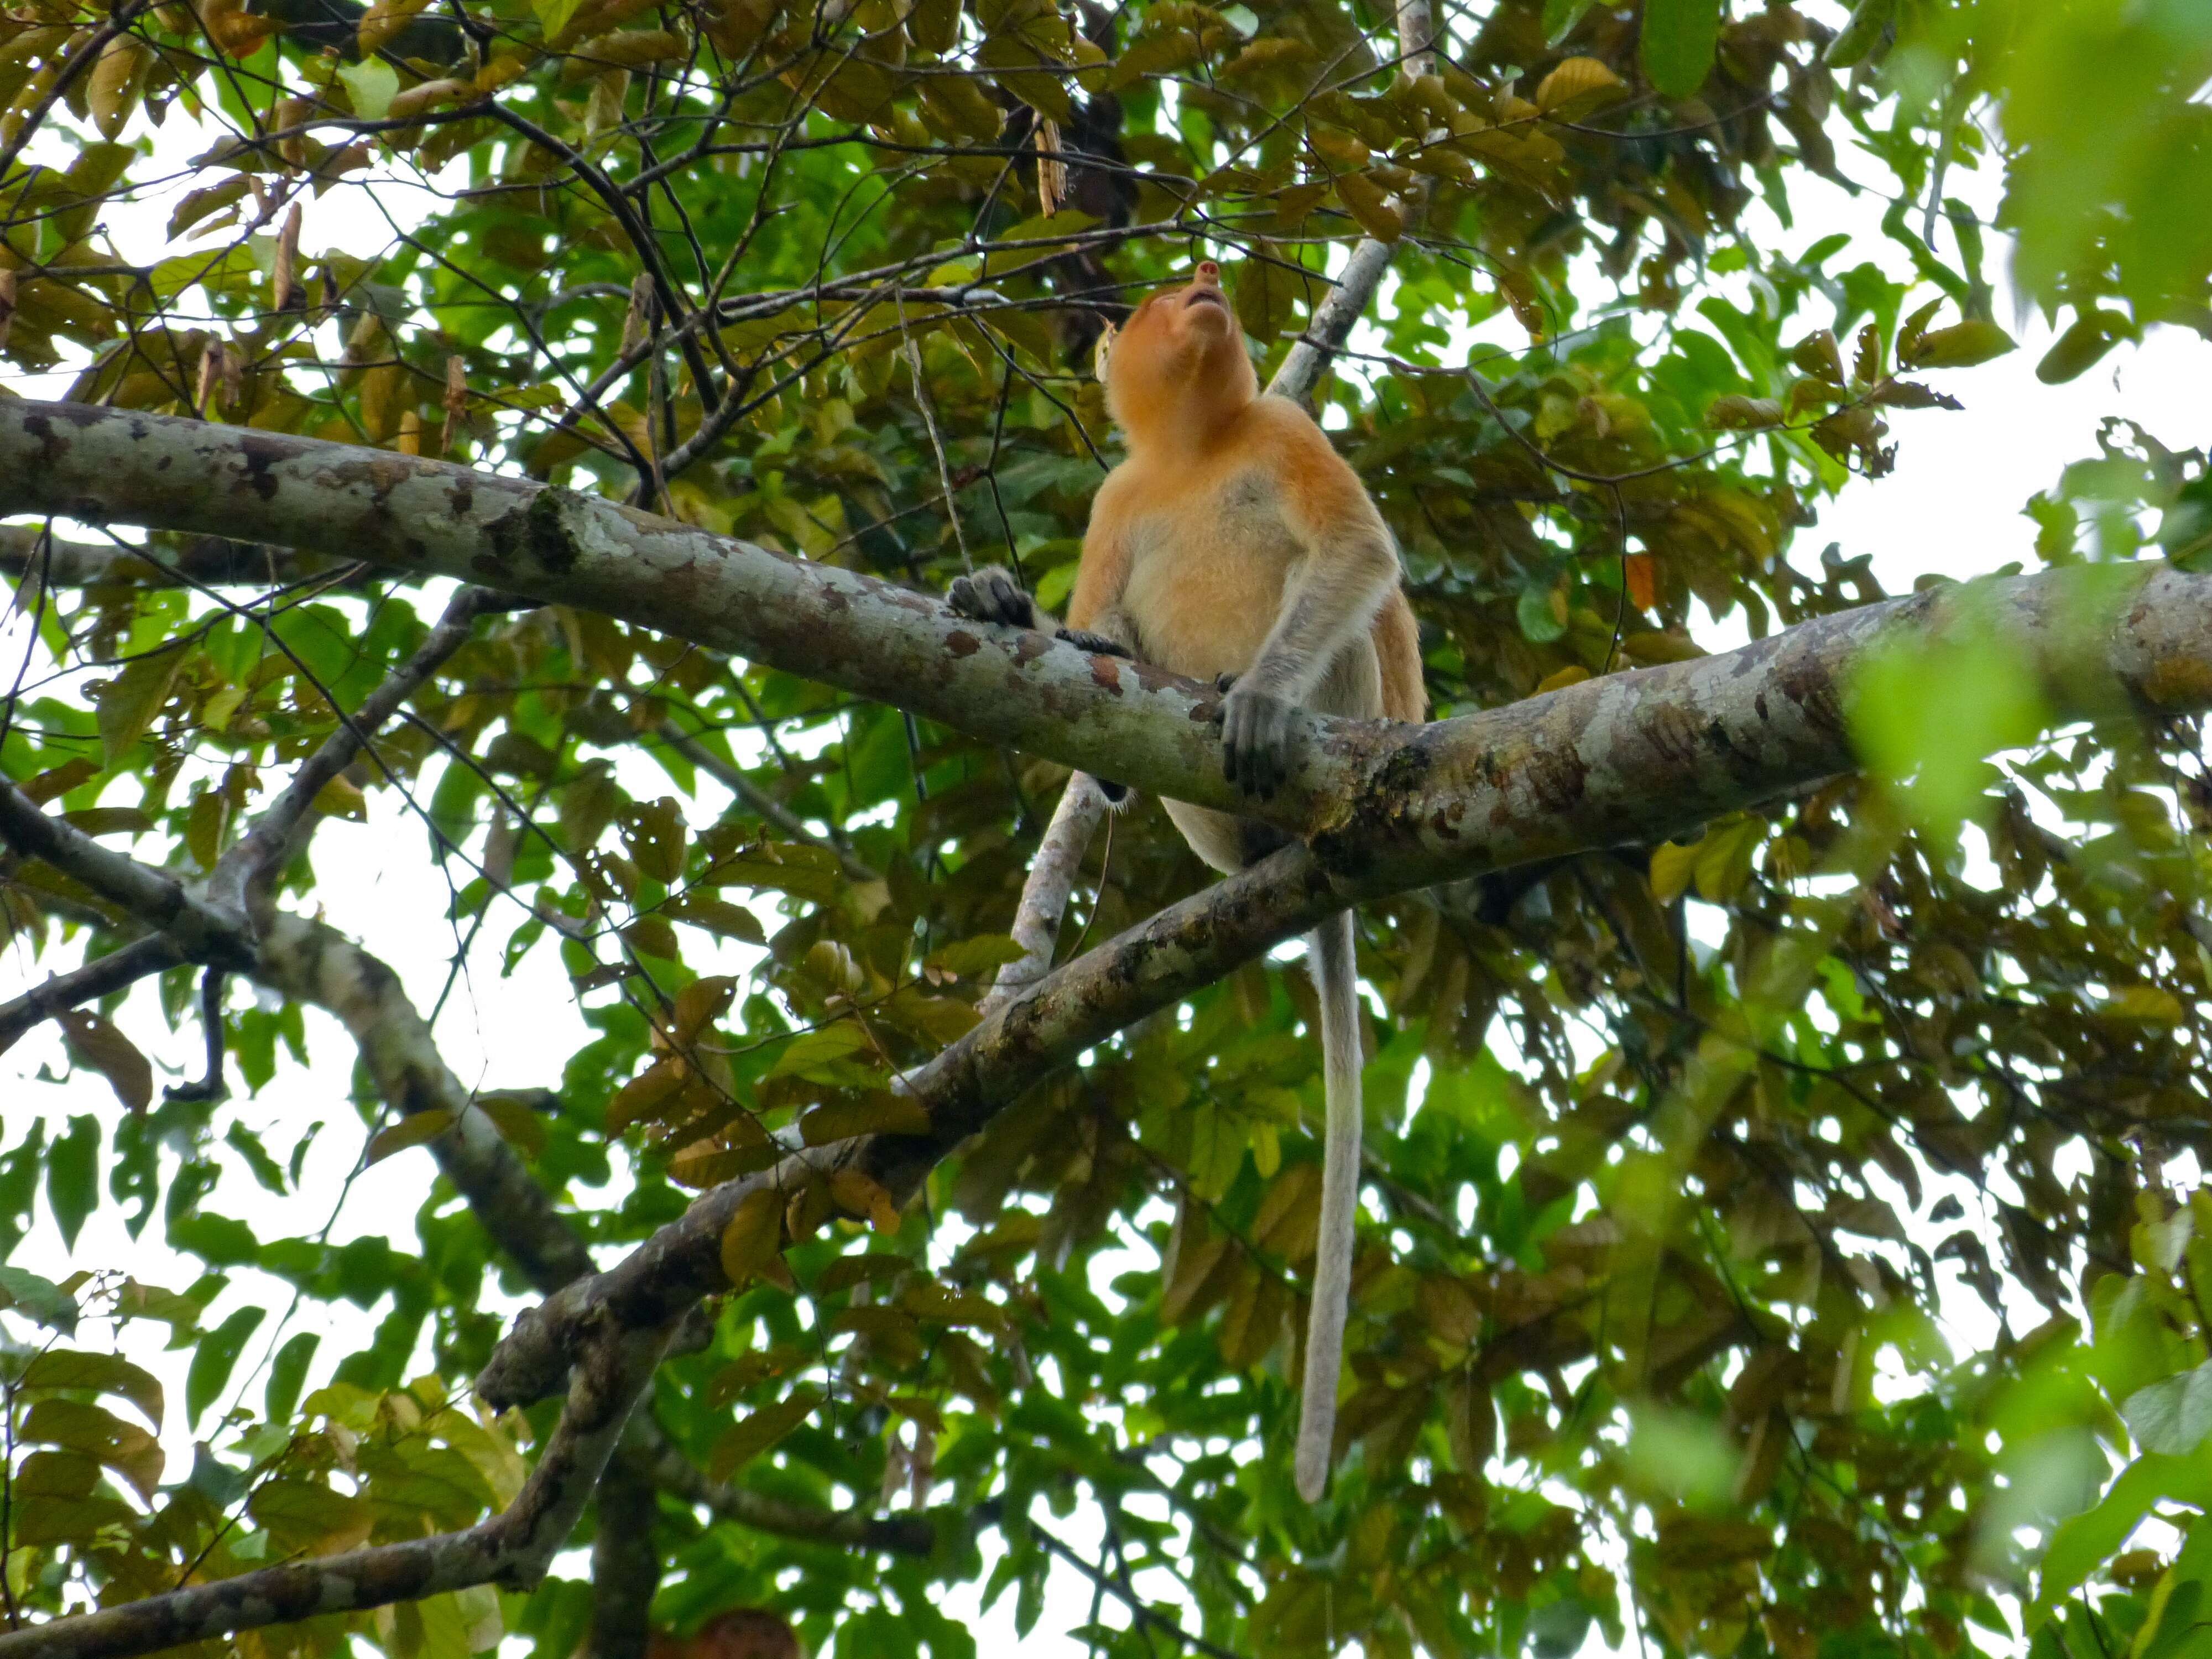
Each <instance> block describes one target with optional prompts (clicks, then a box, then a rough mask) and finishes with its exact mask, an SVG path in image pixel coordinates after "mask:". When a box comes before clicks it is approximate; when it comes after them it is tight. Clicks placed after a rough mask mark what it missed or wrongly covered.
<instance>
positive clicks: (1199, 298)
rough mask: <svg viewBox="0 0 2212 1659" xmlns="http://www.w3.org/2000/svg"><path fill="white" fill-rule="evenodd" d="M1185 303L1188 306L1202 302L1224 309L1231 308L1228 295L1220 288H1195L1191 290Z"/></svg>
mask: <svg viewBox="0 0 2212 1659" xmlns="http://www.w3.org/2000/svg"><path fill="white" fill-rule="evenodd" d="M1183 303H1184V304H1185V305H1187V306H1194V305H1201V304H1203V305H1210V306H1219V307H1221V308H1222V309H1223V310H1224V311H1226V310H1228V309H1229V299H1228V296H1227V295H1225V294H1223V293H1222V291H1221V290H1220V289H1218V288H1194V289H1191V291H1190V297H1189V298H1188V299H1187V300H1185V301H1183Z"/></svg>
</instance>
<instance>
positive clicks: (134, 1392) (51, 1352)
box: [21, 1348, 162, 1429]
mask: <svg viewBox="0 0 2212 1659" xmlns="http://www.w3.org/2000/svg"><path fill="white" fill-rule="evenodd" d="M21 1386H22V1387H23V1388H24V1389H28V1390H37V1389H87V1390H90V1391H93V1392H96V1393H100V1394H112V1395H121V1396H122V1397H123V1398H124V1399H125V1400H128V1401H130V1402H131V1404H132V1405H134V1406H136V1407H138V1409H139V1410H140V1411H141V1412H143V1413H145V1417H146V1420H147V1422H149V1423H150V1424H152V1425H154V1427H155V1428H157V1429H158V1428H160V1427H161V1399H162V1396H161V1383H160V1381H159V1380H158V1379H157V1378H155V1376H153V1374H152V1373H151V1372H149V1371H146V1370H141V1369H140V1368H139V1367H138V1366H137V1365H134V1364H131V1362H130V1361H129V1360H127V1359H125V1358H124V1357H123V1356H122V1355H121V1354H119V1353H80V1352H77V1351H76V1350H75V1349H73V1348H50V1349H48V1350H47V1351H46V1352H44V1353H42V1354H40V1355H39V1356H38V1357H37V1358H35V1359H33V1360H32V1361H31V1363H30V1364H28V1365H27V1366H26V1367H25V1368H24V1370H23V1380H22V1384H21Z"/></svg>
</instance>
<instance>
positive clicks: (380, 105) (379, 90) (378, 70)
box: [338, 0, 581, 121]
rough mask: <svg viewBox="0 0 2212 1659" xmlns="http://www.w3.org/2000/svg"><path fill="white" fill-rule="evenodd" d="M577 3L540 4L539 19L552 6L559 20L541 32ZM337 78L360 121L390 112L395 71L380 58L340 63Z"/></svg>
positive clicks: (554, 26)
mask: <svg viewBox="0 0 2212 1659" xmlns="http://www.w3.org/2000/svg"><path fill="white" fill-rule="evenodd" d="M580 3H581V0H553V4H552V6H550V7H540V8H539V9H538V16H539V17H541V18H543V17H544V15H545V14H546V12H547V11H548V10H550V9H556V8H557V9H559V11H560V14H561V17H560V22H559V23H548V24H546V26H545V32H546V33H548V34H552V33H557V32H558V30H559V28H560V27H561V23H565V22H567V21H568V16H569V14H570V13H572V12H574V10H575V9H576V7H577V6H578V5H579V4H580ZM338 79H339V80H341V81H343V82H345V89H346V95H347V96H348V97H349V98H351V99H352V100H353V112H354V113H355V114H356V115H358V116H359V117H360V118H362V120H364V121H381V120H382V119H383V118H385V116H386V115H387V114H388V113H390V112H391V109H392V100H393V99H394V98H397V97H398V95H399V72H398V70H395V69H393V68H392V65H391V64H387V63H386V62H385V61H384V60H383V59H382V58H363V59H362V61H361V62H360V63H358V64H341V65H340V66H339V68H338Z"/></svg>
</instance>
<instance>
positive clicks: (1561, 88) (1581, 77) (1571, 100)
mask: <svg viewBox="0 0 2212 1659" xmlns="http://www.w3.org/2000/svg"><path fill="white" fill-rule="evenodd" d="M1624 90H1626V88H1625V86H1624V84H1623V82H1622V81H1621V78H1620V76H1618V75H1615V74H1614V73H1613V70H1611V69H1610V68H1608V67H1607V65H1606V64H1603V63H1601V62H1600V61H1599V60H1598V59H1596V58H1568V59H1566V60H1565V62H1564V63H1562V64H1559V67H1558V68H1556V69H1554V70H1553V71H1552V72H1551V73H1550V74H1549V75H1547V76H1545V77H1544V79H1543V81H1542V82H1541V84H1540V85H1539V86H1538V87H1537V88H1536V107H1537V108H1538V109H1540V110H1542V111H1543V112H1545V113H1546V114H1547V115H1549V114H1552V113H1553V112H1556V111H1559V110H1561V109H1565V108H1566V107H1567V106H1570V105H1572V106H1575V107H1577V108H1581V109H1589V108H1593V107H1595V106H1596V105H1598V104H1601V103H1602V102H1604V101H1605V100H1607V98H1608V97H1610V96H1612V95H1613V94H1616V93H1619V92H1621V91H1624Z"/></svg>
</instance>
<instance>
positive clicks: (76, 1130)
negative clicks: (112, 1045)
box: [46, 1049, 137, 1249]
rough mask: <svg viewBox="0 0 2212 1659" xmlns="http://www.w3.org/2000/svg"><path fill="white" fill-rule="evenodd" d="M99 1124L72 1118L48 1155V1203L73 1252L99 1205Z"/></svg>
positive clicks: (93, 1119)
mask: <svg viewBox="0 0 2212 1659" xmlns="http://www.w3.org/2000/svg"><path fill="white" fill-rule="evenodd" d="M132 1052H133V1053H136V1052H137V1051H136V1050H135V1049H134V1050H133V1051H132ZM46 1202H47V1203H48V1204H49V1205H51V1206H52V1208H53V1212H54V1222H55V1225H57V1226H58V1227H59V1228H60V1229H61V1232H62V1242H63V1243H65V1244H67V1245H69V1246H70V1248H71V1249H75V1248H76V1236H77V1234H78V1233H79V1232H80V1231H82V1229H83V1227H84V1223H85V1218H87V1217H88V1216H89V1215H90V1214H91V1213H92V1212H93V1211H94V1209H95V1208H96V1207H97V1206H99V1203H100V1120H99V1119H98V1118H96V1117H94V1116H92V1115H90V1114H89V1113H88V1114H86V1115H84V1116H82V1117H73V1118H71V1119H70V1127H69V1133H67V1134H65V1135H64V1136H62V1138H61V1139H58V1140H57V1141H55V1142H54V1146H53V1150H52V1152H49V1153H47V1154H46Z"/></svg>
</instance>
